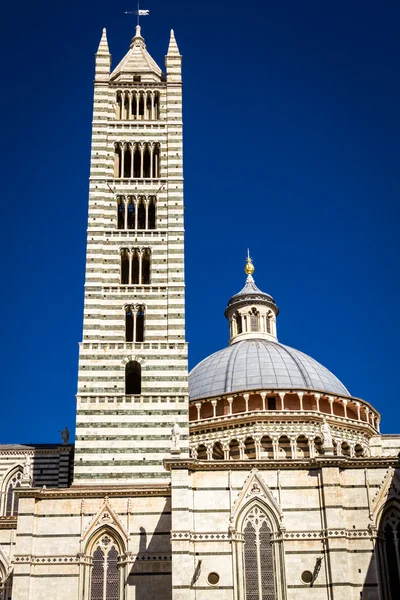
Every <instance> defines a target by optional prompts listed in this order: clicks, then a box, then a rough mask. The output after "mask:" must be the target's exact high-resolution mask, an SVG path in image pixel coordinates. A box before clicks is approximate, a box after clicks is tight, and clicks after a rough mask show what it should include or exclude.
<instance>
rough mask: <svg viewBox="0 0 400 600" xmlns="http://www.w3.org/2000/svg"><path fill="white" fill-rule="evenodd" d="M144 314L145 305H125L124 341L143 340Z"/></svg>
mask: <svg viewBox="0 0 400 600" xmlns="http://www.w3.org/2000/svg"><path fill="white" fill-rule="evenodd" d="M144 315H145V307H144V306H143V305H142V304H141V305H140V306H136V307H134V306H127V307H126V308H125V341H126V342H143V341H144Z"/></svg>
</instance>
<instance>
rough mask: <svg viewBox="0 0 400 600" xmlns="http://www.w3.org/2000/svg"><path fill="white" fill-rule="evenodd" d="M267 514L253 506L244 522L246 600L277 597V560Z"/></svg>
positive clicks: (258, 507) (274, 598)
mask: <svg viewBox="0 0 400 600" xmlns="http://www.w3.org/2000/svg"><path fill="white" fill-rule="evenodd" d="M271 536H272V532H271V526H270V523H269V520H268V518H267V515H266V513H265V512H264V511H263V510H262V509H261V507H260V506H258V505H256V506H254V507H253V508H252V509H251V510H250V511H249V512H248V513H247V515H246V517H245V519H244V521H243V538H244V545H243V565H244V591H245V594H244V598H245V600H277V599H278V596H277V591H276V589H277V584H276V583H277V582H276V561H275V557H274V548H273V544H272V541H271Z"/></svg>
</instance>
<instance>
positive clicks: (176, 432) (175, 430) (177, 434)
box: [171, 423, 181, 452]
mask: <svg viewBox="0 0 400 600" xmlns="http://www.w3.org/2000/svg"><path fill="white" fill-rule="evenodd" d="M180 440H181V428H180V427H179V424H178V423H174V425H173V427H172V429H171V452H180Z"/></svg>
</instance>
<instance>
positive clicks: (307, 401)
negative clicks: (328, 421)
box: [303, 394, 317, 410]
mask: <svg viewBox="0 0 400 600" xmlns="http://www.w3.org/2000/svg"><path fill="white" fill-rule="evenodd" d="M303 410H317V401H316V400H315V396H314V395H313V394H304V396H303Z"/></svg>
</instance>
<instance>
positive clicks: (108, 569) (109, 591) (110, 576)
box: [90, 535, 119, 600]
mask: <svg viewBox="0 0 400 600" xmlns="http://www.w3.org/2000/svg"><path fill="white" fill-rule="evenodd" d="M90 600H119V568H118V551H117V549H116V547H115V545H114V544H113V542H112V540H111V538H110V537H109V536H108V535H104V536H102V538H101V539H100V540H99V542H98V544H97V548H96V550H95V551H94V553H93V568H92V581H91V588H90Z"/></svg>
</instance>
